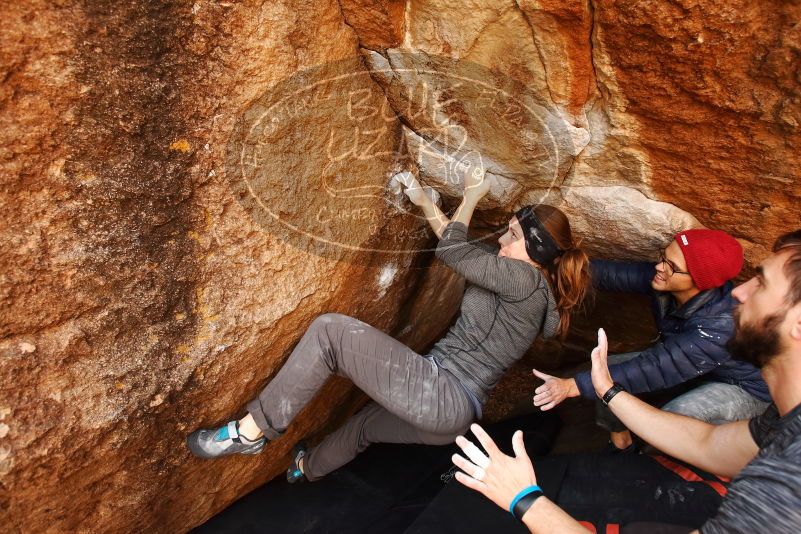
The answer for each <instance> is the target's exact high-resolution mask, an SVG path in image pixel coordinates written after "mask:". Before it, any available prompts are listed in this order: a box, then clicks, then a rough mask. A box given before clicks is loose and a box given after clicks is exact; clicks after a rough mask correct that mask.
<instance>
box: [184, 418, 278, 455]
mask: <svg viewBox="0 0 801 534" xmlns="http://www.w3.org/2000/svg"><path fill="white" fill-rule="evenodd" d="M265 443H267V438H265V437H264V436H262V437H260V438H259V439H257V440H255V441H251V440H249V439H248V438H246V437H245V436H243V435H241V434H240V433H239V421H230V422H229V423H228V424H227V425H225V426H223V427H220V428H217V429H214V428H212V429H207V428H202V429H200V430H195V431H194V432H192V433H191V434H189V435H188V436H186V445H187V446H188V447H189V450H190V451H191V452H192V454H194V455H195V456H197V457H199V458H218V457H220V456H227V455H229V454H258V453H260V452H261V450H262V449H263V448H264V444H265Z"/></svg>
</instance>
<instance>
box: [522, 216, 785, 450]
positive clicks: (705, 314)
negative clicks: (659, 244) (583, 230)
mask: <svg viewBox="0 0 801 534" xmlns="http://www.w3.org/2000/svg"><path fill="white" fill-rule="evenodd" d="M742 265H743V249H742V247H741V246H740V244H739V243H738V242H737V240H736V239H734V238H733V237H732V236H730V235H729V234H727V233H725V232H721V231H719V230H708V229H705V228H704V229H693V230H685V231H683V232H679V233H678V234H676V235H675V236H674V239H673V241H672V242H671V243H670V245H669V246H668V247H667V248H665V249H663V250H661V251H660V261H659V262H658V263H656V265H654V264H653V263H642V262H636V263H635V262H626V263H622V262H612V261H605V260H593V262H592V276H593V283H594V285H595V286H596V287H598V288H600V289H605V290H609V291H630V292H636V293H645V294H649V295H650V296H651V297H652V304H653V311H654V315H655V318H656V323H657V326H658V328H659V340H658V341H657V342H656V344H654V345H652V346H651V347H648V348H647V349H645V350H643V351H642V352H636V353H626V354H617V355H612V356H610V357H609V363H610V364H612V365H610V371H611V373H612V378H613V379H614V381H615V382H617V383H618V384H620V386H621V387H622V388H623V389H624V390H625V391H628V392H629V393H647V392H654V391H660V390H665V389H668V388H674V387H675V386H679V385H680V384H683V383H685V382H686V383H687V384H684V385H683V386H682V389H687V388H688V387H691V388H692V389H690V390H689V391H687V392H686V393H683V394H681V395H679V396H678V397H676V398H674V399H673V400H671V401H670V402H668V403H667V404H666V405H665V406H664V407H663V409H665V410H666V411H669V412H673V413H678V414H681V415H687V416H690V417H695V418H696V419H701V420H703V421H707V422H709V423H715V424H720V423H723V422H728V421H738V420H741V419H748V418H751V417H755V416H756V415H758V414H760V413H762V412H763V411H764V410H765V408H766V407H767V406H768V403H769V402H770V394H769V393H768V388H767V384H765V382H764V380H762V377H761V375H760V373H759V370H758V369H757V368H756V367H755V366H754V365H752V364H751V363H747V362H744V361H741V360H736V359H733V358H732V356H731V354H729V352H728V350H727V349H726V343H727V342H728V341H729V339H730V338H731V336H732V334H733V332H734V319H733V317H732V314H733V311H734V308H735V304H736V302H735V301H734V299H733V298H732V296H731V290H732V287H733V286H732V283H731V282H730V281H729V280H731V279H732V278H734V277H735V276H737V274H739V272H740V269H741V268H742ZM534 374H535V375H537V376H538V377H539V378H541V379H543V380H544V381H545V383H544V384H542V385H541V386H540V387H538V388H537V389H536V391H535V397H534V404H535V405H536V406H540V407H541V409H543V410H549V409H551V408H553V407H554V406H556V405H557V404H559V403H560V402H562V401H563V400H564V399H565V398H567V397H577V396H579V395H581V396H582V397H585V398H587V399H595V400H596V402H597V404H596V406H597V410H596V412H597V413H596V416H597V417H596V420H597V423H598V424H599V426H601V427H603V428H605V429H606V430H608V431H609V432H610V433H611V440H610V450H611V451H612V452H616V451H625V452H634V451H636V447H635V445H634V444H633V442H632V439H631V434H630V433H629V432H628V430H627V429H626V427H625V426H624V425H623V424H622V423H621V422H620V421H619V420H618V419H617V418H616V417H615V416H614V415H613V414H612V412H611V411H610V410H609V409H608V408H606V406H605V405H604V404H603V403H601V402H600V401H598V400H597V398H596V395H595V390H594V389H593V387H592V381H591V380H590V373H589V371H586V372H583V373H579V374H577V375H576V376H575V378H570V379H565V378H557V377H554V376H550V375H546V374H545V373H541V372H539V371H537V370H536V369H535V370H534Z"/></svg>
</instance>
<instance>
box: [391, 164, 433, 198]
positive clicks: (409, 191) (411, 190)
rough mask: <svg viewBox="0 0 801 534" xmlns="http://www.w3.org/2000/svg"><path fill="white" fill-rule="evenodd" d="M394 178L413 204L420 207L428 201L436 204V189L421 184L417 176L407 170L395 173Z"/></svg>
mask: <svg viewBox="0 0 801 534" xmlns="http://www.w3.org/2000/svg"><path fill="white" fill-rule="evenodd" d="M394 179H395V180H397V182H398V183H400V184H401V185H403V186H404V187H405V189H404V190H403V192H404V194H406V196H407V197H409V200H410V201H411V203H412V204H414V205H415V206H421V207H422V206H425V205H427V204H429V203H432V204H436V200H437V193H436V191H434V190H433V189H431V188H430V187H425V186H423V185H421V184H420V182H419V181H418V180H417V178H415V176H414V175H413V174H412V173H410V172H409V171H403V172H401V173H398V174H396V175H395V177H394Z"/></svg>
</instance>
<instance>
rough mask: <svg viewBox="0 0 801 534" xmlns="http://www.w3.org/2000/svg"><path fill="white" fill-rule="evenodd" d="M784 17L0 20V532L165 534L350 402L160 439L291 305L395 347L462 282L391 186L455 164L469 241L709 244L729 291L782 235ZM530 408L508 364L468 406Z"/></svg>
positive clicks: (412, 13)
mask: <svg viewBox="0 0 801 534" xmlns="http://www.w3.org/2000/svg"><path fill="white" fill-rule="evenodd" d="M799 19H801V4H799V3H798V2H782V1H779V0H767V1H764V2H746V1H745V0H734V1H729V2H722V1H713V2H704V3H698V2H685V1H682V0H644V1H642V2H637V3H625V2H624V3H621V2H612V1H609V0H592V1H591V2H578V1H574V0H570V1H567V2H555V1H551V0H547V1H546V0H540V1H538V2H534V1H530V0H517V1H512V2H508V3H507V4H503V5H501V4H499V3H498V2H495V1H492V0H470V1H464V0H462V1H455V0H406V1H403V0H340V1H335V0H322V1H320V2H300V1H297V0H281V1H276V2H262V3H256V4H247V3H235V2H211V1H208V0H194V1H179V2H174V3H169V4H161V3H154V2H147V1H144V0H132V1H130V2H124V3H120V2H111V1H108V0H102V1H96V2H78V1H76V0H60V1H58V2H43V1H41V0H21V1H18V2H6V3H4V4H3V6H2V7H0V21H1V22H0V28H2V31H0V68H2V74H3V76H2V80H3V81H2V85H0V87H1V88H2V90H0V102H1V103H2V114H1V115H0V117H2V119H1V120H2V126H3V127H2V128H0V139H1V140H2V142H0V147H2V148H0V154H2V164H3V173H2V180H3V188H2V192H1V193H0V220H1V221H2V223H1V224H0V237H1V238H0V319H1V320H0V384H2V385H0V390H1V391H2V395H1V396H0V510H2V515H3V517H4V519H5V521H4V525H6V526H7V528H8V529H9V530H11V531H12V532H15V531H19V532H64V531H76V532H87V531H91V532H131V531H148V532H182V531H186V530H188V529H190V528H191V527H192V526H194V525H197V524H200V523H202V522H203V521H204V520H205V519H207V518H208V517H210V516H211V515H212V514H214V513H216V512H217V511H219V510H221V509H222V508H224V507H225V506H227V505H228V504H229V503H230V502H232V501H233V500H235V499H236V498H238V497H239V496H241V495H243V494H244V493H245V492H247V491H248V490H250V489H252V488H254V487H256V486H257V485H259V484H262V483H264V482H265V481H267V480H269V479H271V478H273V477H274V476H276V475H279V474H280V473H282V472H283V469H284V468H285V467H286V464H287V452H288V451H289V448H290V447H291V446H292V445H293V443H294V441H296V440H297V439H299V438H301V437H304V436H310V437H311V439H319V437H320V436H321V435H323V434H324V433H325V432H327V431H330V430H331V429H332V428H334V427H335V426H336V425H337V424H339V423H340V422H341V421H342V420H343V419H344V418H345V417H347V416H348V415H349V414H350V413H352V412H353V411H354V410H356V409H357V408H358V407H359V406H360V405H361V404H362V403H363V402H364V400H365V399H364V397H363V396H362V395H361V394H360V393H359V392H358V391H356V390H355V389H354V388H353V387H352V385H351V384H349V383H348V382H347V381H346V380H344V379H337V380H333V381H332V382H330V383H329V384H328V385H327V386H326V387H325V388H324V390H323V391H322V392H321V393H320V395H319V396H318V398H317V399H316V400H315V401H313V402H312V404H311V405H310V406H308V407H307V409H306V410H305V411H304V412H303V413H302V414H301V415H300V416H299V417H298V418H297V420H296V422H295V423H293V425H292V426H291V427H290V428H289V429H288V431H287V435H286V437H285V438H282V439H280V440H278V441H276V442H275V443H273V444H270V446H269V448H268V449H267V450H266V451H265V452H264V453H263V454H261V455H260V456H258V457H254V458H242V457H235V458H227V459H224V460H220V461H216V462H207V461H206V462H204V461H199V460H196V459H194V458H192V457H190V456H189V454H188V452H187V450H186V449H185V447H184V445H183V438H184V435H185V434H186V433H187V432H189V431H191V430H193V429H195V428H197V427H199V426H201V425H204V426H205V425H212V424H217V423H220V422H222V421H225V420H227V418H229V417H232V416H235V415H241V414H242V408H243V406H244V404H245V402H246V401H247V400H248V399H249V398H250V397H252V396H253V395H255V394H256V393H257V392H258V390H259V389H260V388H261V387H262V386H263V385H264V384H265V383H266V381H267V380H269V379H270V377H271V376H273V375H274V374H275V372H277V370H278V369H279V368H280V367H281V365H282V363H283V362H284V361H285V359H286V358H287V357H288V355H289V354H290V352H291V350H292V348H293V347H294V345H295V343H296V342H297V340H298V339H299V338H300V336H301V335H302V334H303V332H304V331H305V329H306V327H307V326H308V325H309V324H310V323H311V321H312V320H313V319H314V318H315V317H316V316H317V315H319V314H321V313H324V312H340V313H346V314H348V315H352V316H354V317H357V318H359V319H362V320H365V321H367V322H369V323H370V324H372V325H374V326H375V327H376V328H379V329H381V330H383V331H385V332H387V333H389V334H391V335H394V336H396V337H398V339H401V340H402V341H404V342H406V343H407V344H409V345H410V346H411V347H413V348H414V349H415V350H418V351H420V352H424V351H425V350H426V349H427V347H429V346H430V345H431V344H432V343H433V342H434V341H435V340H436V339H437V337H438V336H440V335H441V334H442V333H443V332H444V331H445V330H446V329H447V328H448V326H449V325H450V323H451V321H452V320H453V314H454V313H455V311H456V310H457V309H458V304H459V299H460V297H461V291H462V288H463V285H462V284H463V281H462V280H461V279H459V277H458V276H456V275H454V274H453V273H452V272H451V271H450V270H449V269H447V268H446V267H445V266H443V265H442V264H441V263H439V262H438V261H436V260H435V258H434V255H433V253H432V248H433V247H434V246H435V245H436V238H435V237H434V236H433V234H432V232H431V231H430V230H429V229H428V226H427V224H426V222H425V220H424V219H423V218H422V217H421V216H420V213H419V212H418V211H417V210H416V209H415V208H414V206H411V205H410V204H409V203H408V201H407V200H405V198H404V196H403V195H402V193H400V192H399V191H398V190H397V188H393V187H392V180H391V178H392V176H393V175H394V174H395V173H397V172H398V171H401V170H411V171H413V172H415V173H416V174H417V175H418V176H419V177H420V180H421V181H422V182H423V183H424V184H426V185H429V186H432V187H434V188H435V189H437V190H438V191H439V193H440V194H441V196H442V202H443V206H444V208H445V209H446V210H447V209H452V208H453V207H454V206H455V205H456V204H457V203H458V202H459V198H460V192H461V187H462V184H463V178H464V176H465V173H466V172H472V171H473V170H475V169H481V170H483V171H486V176H487V177H488V179H489V180H490V181H491V185H492V187H491V192H490V194H489V195H488V196H487V197H486V198H485V199H484V200H483V201H482V203H481V205H480V206H479V210H478V212H477V213H476V216H475V218H476V224H475V228H474V231H475V232H477V235H478V236H479V237H480V236H481V235H484V236H488V238H489V236H490V234H492V233H493V231H494V230H496V229H497V228H498V226H500V225H502V224H505V222H506V221H507V220H508V217H509V215H510V214H511V213H512V212H513V210H515V209H516V208H518V207H519V206H521V205H524V204H527V203H537V202H548V203H553V204H555V205H557V206H559V207H561V208H562V209H563V210H564V211H565V212H566V213H567V214H568V215H569V216H570V218H571V221H572V223H573V226H574V231H575V233H576V235H577V236H578V237H580V238H582V240H583V243H584V244H585V245H586V246H587V249H588V250H589V251H590V252H591V253H592V254H593V255H597V256H604V257H613V258H652V257H653V256H652V253H653V251H654V250H655V249H656V248H657V247H659V246H660V245H664V244H666V243H667V242H668V241H669V239H670V236H671V235H672V233H673V232H675V231H677V230H679V229H681V228H686V227H688V226H708V227H713V228H719V229H722V230H726V231H729V232H731V233H732V234H733V235H734V236H735V237H737V238H738V239H740V240H741V242H742V243H743V244H744V246H745V248H746V256H747V260H748V262H747V268H746V273H747V272H748V271H749V269H751V268H752V267H753V265H754V264H755V262H756V261H758V260H759V259H760V258H761V257H762V256H763V255H764V254H765V253H766V251H767V250H768V249H769V248H770V245H771V243H772V241H773V239H774V238H775V237H776V236H777V235H778V234H779V233H781V232H784V231H788V230H791V229H795V228H797V227H798V226H799V217H798V210H797V207H798V205H799V196H800V195H801V187H799V174H801V173H799V170H798V169H799V167H801V165H799V163H801V162H799V154H801V150H799V149H800V148H801V146H799V145H801V141H800V140H801V136H799V121H801V94H799V87H801V84H800V83H799V82H801V35H799V32H801V27H799V25H798V24H797V21H798V20H799ZM495 238H496V237H495ZM621 302H623V304H621V305H620V306H619V307H620V309H621V310H622V312H621V314H620V316H619V317H617V316H615V317H611V315H613V314H610V313H609V312H608V311H607V310H609V309H612V308H614V306H615V305H614V304H606V305H602V306H601V307H600V308H599V309H598V310H597V311H595V312H593V311H592V310H589V311H588V315H587V317H585V318H584V319H582V320H581V321H578V322H577V323H576V331H575V332H574V333H573V334H572V335H571V337H569V338H568V340H566V342H565V344H556V345H554V344H553V343H548V344H537V345H536V346H535V347H534V348H533V349H532V353H530V354H529V356H528V359H527V360H526V362H537V365H539V364H540V363H542V362H545V363H546V366H547V365H548V364H550V365H551V367H549V368H551V369H559V366H560V362H562V361H563V360H562V355H563V352H564V348H565V347H571V350H574V352H575V354H578V355H580V356H578V358H580V357H583V356H581V355H584V354H585V352H584V349H586V348H587V345H588V344H590V343H591V341H592V335H591V334H592V332H594V329H595V328H597V325H599V324H603V325H607V324H608V326H609V327H610V328H612V329H613V331H614V329H615V328H617V329H618V330H617V331H620V332H627V330H626V328H625V327H626V326H627V325H628V324H630V322H631V318H632V317H637V316H640V315H642V313H643V311H642V308H640V307H638V306H641V305H642V303H639V302H637V301H621ZM616 321H617V322H616ZM649 328H650V327H648V326H647V325H646V326H645V327H643V329H642V335H641V336H640V334H639V332H640V330H637V332H638V337H639V338H641V339H642V340H644V341H647V334H648V329H649ZM631 335H633V334H631ZM629 341H630V342H632V343H634V342H636V340H635V339H627V342H629ZM574 363H577V361H576V360H575V359H574V360H570V364H571V365H572V364H574ZM532 364H533V363H532ZM521 365H522V364H521ZM526 365H529V363H526ZM521 369H522V368H521ZM532 386H533V384H532ZM529 395H530V387H529V383H528V382H527V381H526V378H525V374H521V372H520V369H518V370H517V371H515V372H514V373H511V374H510V379H509V381H508V382H506V383H504V384H502V385H501V386H500V387H499V389H498V393H497V395H496V396H495V397H494V399H493V401H492V403H493V404H492V405H491V407H490V409H489V410H488V413H490V414H491V417H492V418H500V417H503V416H504V415H505V414H508V413H511V412H513V411H515V410H519V409H520V406H522V405H523V404H524V403H528V400H527V399H528V398H529Z"/></svg>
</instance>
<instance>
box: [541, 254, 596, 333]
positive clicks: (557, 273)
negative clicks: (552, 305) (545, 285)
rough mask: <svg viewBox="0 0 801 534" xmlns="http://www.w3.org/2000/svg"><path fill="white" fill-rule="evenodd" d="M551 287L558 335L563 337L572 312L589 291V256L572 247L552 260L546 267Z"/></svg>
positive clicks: (582, 303) (581, 307)
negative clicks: (556, 311) (556, 314)
mask: <svg viewBox="0 0 801 534" xmlns="http://www.w3.org/2000/svg"><path fill="white" fill-rule="evenodd" d="M548 274H549V276H550V279H551V287H552V288H553V291H554V293H555V294H556V309H557V310H558V311H559V331H558V333H559V337H560V338H562V339H564V338H565V336H566V335H567V332H568V329H569V328H570V320H571V318H572V316H573V314H574V313H575V312H577V311H579V310H581V309H583V307H584V302H585V300H586V298H587V296H588V294H589V293H590V288H591V287H592V285H591V284H592V282H591V279H590V258H589V257H588V256H587V253H586V252H584V250H582V249H581V248H578V247H574V248H570V249H567V250H565V251H564V253H563V254H562V255H561V256H559V257H558V258H556V260H554V262H553V264H552V265H551V266H550V267H549V269H548Z"/></svg>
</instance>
